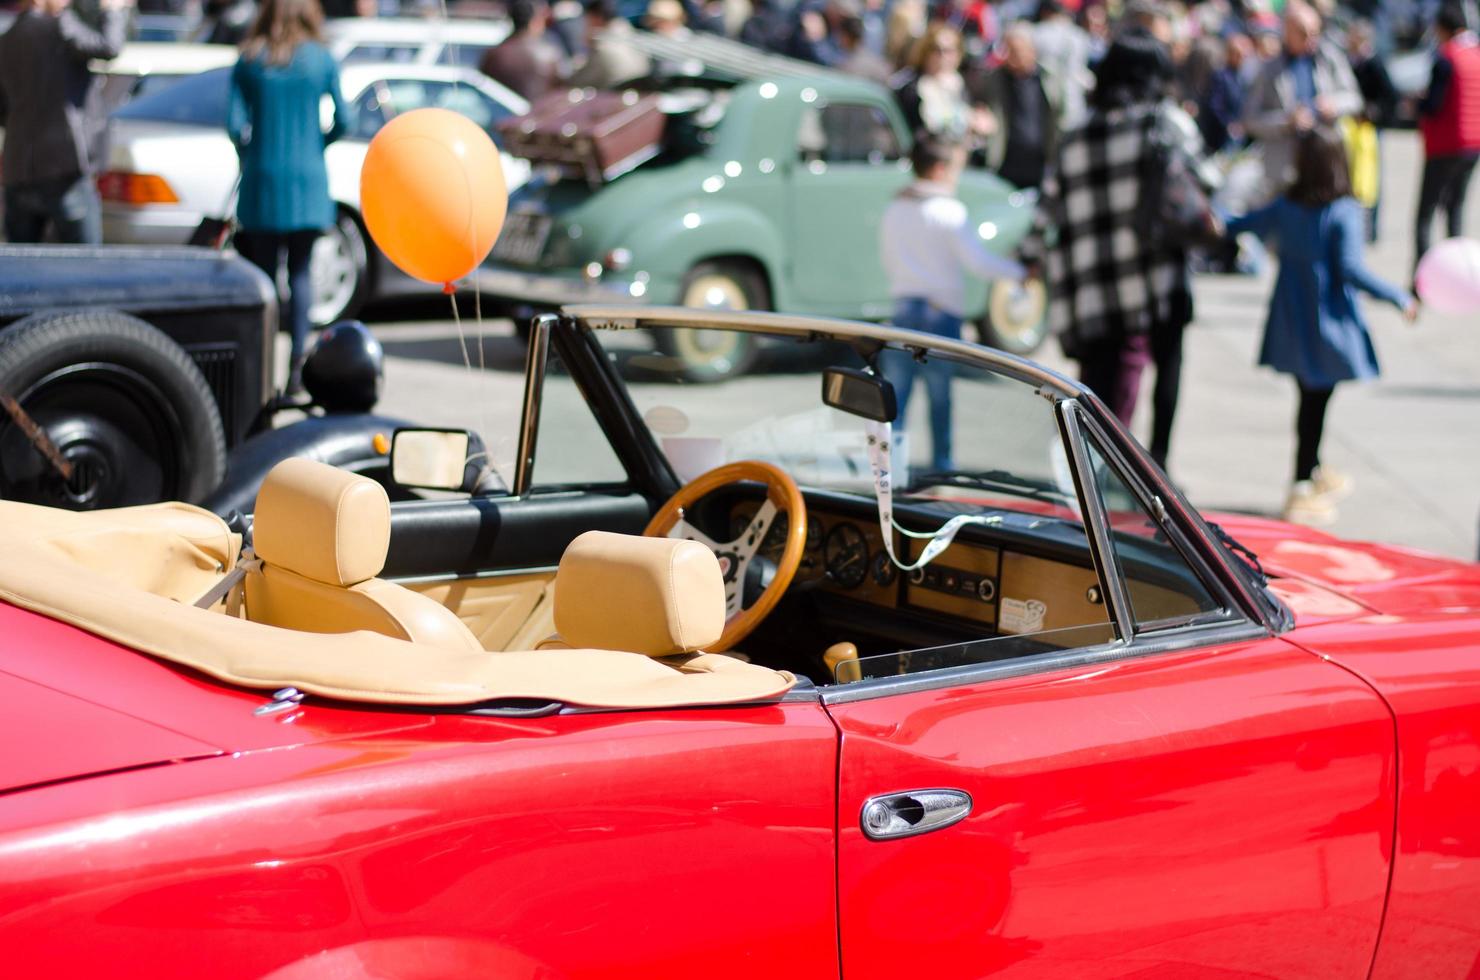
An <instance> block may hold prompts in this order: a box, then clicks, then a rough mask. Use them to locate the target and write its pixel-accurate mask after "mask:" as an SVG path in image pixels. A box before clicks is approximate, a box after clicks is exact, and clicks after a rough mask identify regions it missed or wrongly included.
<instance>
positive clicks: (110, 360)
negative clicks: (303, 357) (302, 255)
mask: <svg viewBox="0 0 1480 980" xmlns="http://www.w3.org/2000/svg"><path fill="white" fill-rule="evenodd" d="M277 321H278V315H277V300H276V296H275V293H274V290H273V287H272V283H271V282H270V281H269V280H268V278H267V277H266V276H265V275H263V274H262V272H260V271H259V270H258V269H257V268H256V267H254V266H252V265H251V264H250V263H248V262H246V261H244V260H242V259H240V258H238V257H237V256H236V255H234V254H232V253H224V254H223V253H220V252H216V251H213V250H211V249H204V248H188V247H180V248H156V247H150V248H144V247H127V246H104V247H101V248H97V247H88V246H58V245H42V246H26V245H0V497H3V498H5V499H10V500H23V501H29V502H33V503H43V504H49V505H52V506H59V507H67V508H70V509H73V510H93V509H97V508H103V507H120V506H128V505H131V504H142V503H152V502H154V501H158V500H172V499H183V500H190V501H194V502H198V503H203V504H205V505H206V506H208V507H211V508H212V509H213V510H217V511H218V512H221V513H224V512H226V511H228V510H230V509H232V508H241V509H250V505H251V501H252V499H253V497H255V494H256V486H257V484H258V483H260V481H261V478H262V475H263V474H265V473H266V472H267V470H268V469H270V468H271V466H272V464H274V463H276V462H277V461H279V460H281V459H284V458H286V457H288V456H311V457H313V458H315V459H319V460H321V461H323V462H326V463H331V464H333V465H336V466H344V467H347V468H349V469H352V470H356V471H358V472H364V473H366V474H367V475H369V476H372V477H375V478H377V479H381V480H382V481H383V482H384V481H386V480H388V475H387V474H386V472H385V470H386V464H385V457H384V453H383V451H381V450H380V449H379V448H378V447H379V446H380V445H384V444H385V442H384V438H382V439H381V440H377V439H376V438H375V437H376V435H378V434H379V435H382V436H389V434H390V432H391V431H392V430H393V429H394V428H395V427H396V426H397V424H398V423H397V420H395V419H387V418H383V417H381V416H377V415H373V414H370V412H371V409H372V408H373V407H374V405H375V401H376V398H377V397H378V395H379V387H380V358H381V354H380V350H379V346H378V344H376V343H375V341H374V339H373V338H371V337H370V335H369V334H368V332H366V331H365V330H364V328H363V327H359V326H357V325H343V324H341V325H336V326H335V327H330V328H329V330H328V331H326V332H325V334H324V335H322V336H321V337H320V338H319V343H318V346H317V348H316V350H315V353H314V356H313V358H312V359H311V361H312V363H311V364H310V365H309V366H306V367H305V378H306V380H307V381H308V383H309V389H310V395H311V403H307V402H306V403H302V404H298V405H294V404H293V403H292V402H289V401H287V400H286V399H283V398H282V397H281V396H280V394H279V392H278V391H277V390H276V389H275V387H274V381H273V379H274V374H273V363H274V362H273V350H274V336H275V333H276V330H277ZM289 407H296V408H303V409H309V408H313V409H316V411H311V412H310V413H309V415H308V417H307V418H305V419H303V420H302V421H299V422H295V423H293V424H291V425H287V426H284V427H282V428H278V429H273V428H272V425H273V420H274V417H275V416H276V413H277V412H278V411H279V410H280V409H283V408H289Z"/></svg>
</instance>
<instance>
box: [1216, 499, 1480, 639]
mask: <svg viewBox="0 0 1480 980" xmlns="http://www.w3.org/2000/svg"><path fill="white" fill-rule="evenodd" d="M1210 516H1211V519H1212V520H1215V521H1217V523H1218V524H1219V525H1221V526H1222V527H1223V529H1224V530H1225V531H1227V532H1228V533H1229V534H1231V535H1233V536H1234V537H1235V538H1237V539H1238V540H1239V541H1240V542H1242V543H1243V544H1245V545H1247V546H1248V547H1249V548H1250V549H1251V550H1253V551H1254V552H1255V553H1256V554H1257V555H1258V556H1259V561H1260V562H1261V563H1262V564H1263V565H1264V569H1265V571H1266V572H1268V573H1269V576H1270V579H1271V583H1270V584H1271V587H1272V588H1273V589H1274V591H1275V592H1276V593H1277V594H1279V595H1280V596H1281V598H1284V599H1285V600H1286V602H1287V603H1288V604H1289V605H1290V606H1291V608H1292V609H1293V610H1294V612H1295V614H1296V619H1297V620H1298V621H1299V622H1300V623H1301V624H1302V625H1309V622H1310V620H1311V619H1313V618H1327V619H1330V618H1349V617H1350V616H1358V615H1362V614H1363V613H1365V612H1367V611H1372V612H1378V613H1384V614H1387V615H1392V616H1406V615H1416V614H1433V613H1449V612H1452V613H1480V564H1475V563H1474V562H1466V561H1459V560H1457V559H1454V558H1446V557H1443V556H1442V555H1434V554H1429V553H1427V552H1422V551H1415V550H1412V549H1409V548H1400V547H1397V546H1395V545H1384V544H1374V543H1371V542H1366V541H1345V540H1342V539H1341V538H1335V537H1332V536H1331V535H1329V534H1325V533H1323V532H1321V531H1317V530H1314V529H1312V528H1308V527H1301V526H1299V525H1294V524H1285V523H1282V522H1280V521H1272V520H1267V519H1263V518H1257V517H1246V516H1243V515H1236V514H1219V515H1210ZM1343 600H1345V603H1343ZM1302 614H1303V615H1302Z"/></svg>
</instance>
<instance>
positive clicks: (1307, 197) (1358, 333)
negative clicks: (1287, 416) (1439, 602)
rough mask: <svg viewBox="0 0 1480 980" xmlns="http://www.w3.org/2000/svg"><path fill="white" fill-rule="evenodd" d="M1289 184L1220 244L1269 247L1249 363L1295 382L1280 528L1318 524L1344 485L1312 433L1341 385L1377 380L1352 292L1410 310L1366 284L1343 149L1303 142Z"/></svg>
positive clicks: (1332, 138) (1323, 134)
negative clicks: (1291, 463)
mask: <svg viewBox="0 0 1480 980" xmlns="http://www.w3.org/2000/svg"><path fill="white" fill-rule="evenodd" d="M1296 167H1297V176H1296V179H1295V183H1294V184H1293V185H1292V186H1291V187H1290V189H1289V190H1288V191H1286V192H1285V194H1284V196H1282V197H1280V198H1278V199H1277V200H1275V201H1274V203H1272V204H1270V205H1268V206H1266V207H1264V208H1261V209H1260V210H1258V211H1254V212H1252V213H1250V214H1247V215H1244V216H1243V217H1242V218H1236V219H1234V220H1232V221H1230V222H1229V223H1228V234H1229V235H1230V236H1232V235H1237V234H1238V233H1239V232H1243V231H1252V232H1254V233H1256V234H1258V235H1259V236H1261V237H1264V238H1273V239H1275V240H1276V241H1277V242H1278V248H1279V256H1280V272H1279V277H1278V279H1276V281H1275V286H1274V294H1273V295H1272V296H1270V298H1269V317H1268V319H1267V320H1266V321H1265V324H1264V344H1263V348H1262V350H1261V352H1260V354H1259V363H1260V364H1266V365H1268V366H1269V367H1272V368H1274V369H1275V370H1276V371H1281V372H1284V373H1285V374H1291V375H1294V376H1295V383H1296V384H1297V385H1298V386H1299V389H1300V408H1299V410H1298V412H1297V415H1296V422H1295V438H1296V451H1295V484H1294V486H1293V487H1292V488H1291V490H1290V497H1289V500H1288V501H1287V503H1286V505H1285V519H1286V520H1290V521H1296V522H1299V523H1305V524H1326V523H1330V522H1331V521H1332V520H1335V518H1336V509H1335V507H1334V506H1333V504H1334V498H1336V497H1337V496H1339V495H1340V494H1341V493H1343V492H1344V491H1345V490H1346V489H1347V487H1348V485H1349V483H1350V481H1349V480H1348V479H1347V478H1346V477H1345V476H1343V475H1341V474H1338V473H1336V472H1335V471H1334V470H1332V469H1331V468H1330V467H1322V466H1321V465H1320V458H1319V453H1320V444H1321V432H1322V430H1323V429H1324V427H1325V421H1326V407H1327V405H1328V404H1329V403H1330V401H1331V394H1332V392H1333V391H1334V390H1335V388H1336V385H1337V384H1338V383H1339V382H1342V381H1352V380H1361V379H1366V378H1375V377H1377V371H1378V369H1377V352H1376V351H1375V350H1374V349H1373V347H1372V338H1371V337H1370V336H1369V335H1368V333H1367V321H1366V319H1365V318H1364V317H1363V316H1362V309H1361V307H1360V306H1358V305H1357V292H1358V290H1360V291H1362V292H1365V293H1368V294H1370V295H1372V296H1375V297H1376V298H1378V299H1381V300H1385V301H1386V302H1389V303H1391V304H1393V305H1394V306H1396V307H1397V308H1398V309H1400V310H1402V311H1403V314H1404V316H1406V317H1407V318H1408V320H1409V322H1412V320H1413V319H1414V317H1415V316H1417V313H1418V306H1417V304H1416V303H1415V302H1414V299H1413V297H1412V296H1411V295H1409V294H1408V293H1407V292H1406V291H1405V290H1403V289H1400V288H1399V287H1397V286H1394V285H1392V284H1391V283H1388V282H1385V281H1384V280H1382V279H1380V278H1378V277H1377V276H1375V275H1373V274H1372V272H1370V271H1369V270H1368V269H1367V266H1366V265H1365V264H1364V263H1363V261H1362V246H1363V243H1364V242H1365V241H1366V226H1365V224H1364V222H1365V213H1364V212H1363V210H1362V206H1361V205H1360V204H1358V203H1357V200H1356V199H1355V198H1354V197H1352V192H1351V175H1350V173H1349V172H1348V169H1347V162H1346V147H1345V144H1344V143H1343V142H1342V139H1341V135H1340V133H1338V132H1337V131H1336V130H1334V129H1327V128H1319V129H1313V130H1310V131H1308V132H1306V133H1304V134H1303V135H1302V136H1301V137H1300V140H1299V145H1298V147H1297V151H1296Z"/></svg>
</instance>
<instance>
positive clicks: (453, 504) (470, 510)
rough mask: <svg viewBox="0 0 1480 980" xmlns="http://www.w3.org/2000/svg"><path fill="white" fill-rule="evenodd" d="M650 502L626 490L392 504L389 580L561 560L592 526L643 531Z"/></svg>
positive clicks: (537, 565) (536, 565)
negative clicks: (569, 546)
mask: <svg viewBox="0 0 1480 980" xmlns="http://www.w3.org/2000/svg"><path fill="white" fill-rule="evenodd" d="M651 514H652V506H651V505H650V504H649V503H648V501H647V499H646V498H645V497H643V496H641V495H639V494H636V493H633V492H631V491H630V490H626V489H617V490H611V491H605V492H603V491H598V490H582V491H580V492H577V493H550V494H540V493H535V494H531V495H530V496H528V497H522V498H521V497H473V498H470V499H465V500H419V501H411V502H406V503H397V504H393V505H392V506H391V546H390V553H389V554H388V555H387V556H386V561H385V571H384V572H382V573H381V574H382V575H383V576H384V577H385V578H410V577H413V576H418V575H438V574H444V575H445V574H448V573H451V574H455V575H473V574H476V573H478V572H480V571H489V570H495V569H517V568H540V567H550V566H553V565H558V564H559V563H560V556H561V555H562V554H564V553H565V547H566V545H568V544H570V543H571V541H573V540H574V539H575V538H576V536H577V535H579V534H581V533H582V532H585V531H590V530H593V529H600V530H603V531H616V532H618V533H622V534H641V533H642V529H643V528H644V527H646V526H647V522H648V518H649V517H650V516H651Z"/></svg>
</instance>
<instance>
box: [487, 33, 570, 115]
mask: <svg viewBox="0 0 1480 980" xmlns="http://www.w3.org/2000/svg"><path fill="white" fill-rule="evenodd" d="M478 68H479V69H480V70H481V71H482V72H483V74H485V75H487V76H488V77H489V78H491V79H493V80H494V81H495V82H498V83H499V84H500V85H503V86H504V87H505V88H507V89H512V90H513V91H515V92H518V93H519V94H520V95H522V96H524V97H525V98H526V99H528V100H529V101H530V102H533V101H535V100H536V99H538V98H539V97H540V96H542V95H544V94H545V93H546V92H548V91H550V89H552V88H554V87H555V85H556V83H557V82H559V81H560V53H559V52H558V51H557V50H556V49H555V47H554V46H553V45H552V44H551V43H550V42H549V41H546V40H545V39H544V38H543V37H536V36H534V35H532V34H530V33H528V32H527V31H526V32H521V33H519V34H513V35H510V36H509V37H508V38H506V39H505V40H504V41H502V42H501V43H499V44H497V45H495V46H494V47H491V48H489V49H488V50H487V51H485V52H484V53H483V59H482V60H481V61H480V62H479V63H478Z"/></svg>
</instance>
